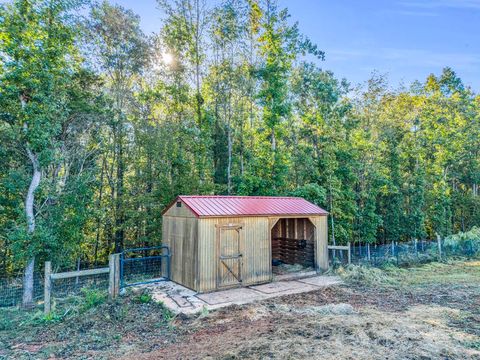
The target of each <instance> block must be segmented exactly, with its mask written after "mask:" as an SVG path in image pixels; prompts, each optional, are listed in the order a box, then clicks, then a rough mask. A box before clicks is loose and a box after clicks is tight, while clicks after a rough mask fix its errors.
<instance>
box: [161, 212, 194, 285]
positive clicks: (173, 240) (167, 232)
mask: <svg viewBox="0 0 480 360" xmlns="http://www.w3.org/2000/svg"><path fill="white" fill-rule="evenodd" d="M197 234H198V220H197V218H195V217H178V216H177V217H171V216H166V215H164V216H163V243H164V244H165V245H168V246H169V247H170V253H171V265H170V278H171V279H172V280H173V281H175V282H177V283H179V284H182V285H184V286H186V287H188V288H190V289H194V288H195V278H196V273H197V271H196V269H197V255H196V254H197V246H198V242H197Z"/></svg>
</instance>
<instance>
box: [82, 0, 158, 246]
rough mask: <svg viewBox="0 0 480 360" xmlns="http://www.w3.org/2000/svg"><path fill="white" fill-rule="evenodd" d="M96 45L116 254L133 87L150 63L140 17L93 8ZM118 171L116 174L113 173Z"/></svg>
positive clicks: (113, 8)
mask: <svg viewBox="0 0 480 360" xmlns="http://www.w3.org/2000/svg"><path fill="white" fill-rule="evenodd" d="M88 30H89V32H90V39H91V41H92V43H93V45H94V46H93V49H94V51H93V56H92V59H91V62H92V63H94V64H98V71H99V72H100V73H101V74H102V75H104V76H105V79H106V94H107V95H108V97H109V98H110V100H111V103H112V116H113V119H112V120H111V122H110V127H111V135H112V138H113V139H112V142H113V143H112V145H111V146H112V152H113V159H110V161H112V167H110V171H108V172H107V178H108V180H109V186H110V190H111V201H112V206H113V208H114V209H113V211H112V213H113V215H114V218H115V225H114V235H113V236H114V243H115V251H116V252H120V251H121V250H122V249H123V246H124V239H125V221H126V215H125V211H126V209H125V207H126V205H125V199H124V197H125V173H126V171H127V169H126V168H127V166H128V164H127V162H126V159H125V156H126V154H125V148H126V147H127V144H126V142H127V141H128V132H129V124H128V114H129V106H131V104H132V103H133V101H132V97H133V87H134V82H135V80H136V76H138V75H140V74H141V72H142V69H143V68H144V67H145V65H146V64H147V61H148V56H149V54H148V42H147V39H146V37H145V35H144V34H143V32H142V31H141V29H140V18H139V17H138V16H137V15H135V14H134V13H133V12H132V11H130V10H126V9H124V8H123V7H121V6H119V5H110V4H109V3H108V2H106V1H104V2H102V3H101V4H99V5H97V6H94V7H93V8H92V11H91V19H90V22H89V23H88ZM114 169H115V173H113V171H114Z"/></svg>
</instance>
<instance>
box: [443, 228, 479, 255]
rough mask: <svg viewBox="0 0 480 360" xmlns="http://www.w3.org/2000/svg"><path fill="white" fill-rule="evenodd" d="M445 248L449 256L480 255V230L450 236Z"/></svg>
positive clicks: (473, 229)
mask: <svg viewBox="0 0 480 360" xmlns="http://www.w3.org/2000/svg"><path fill="white" fill-rule="evenodd" d="M443 246H444V247H445V250H446V251H447V252H448V253H449V254H459V255H465V254H470V255H471V256H475V255H480V228H478V227H473V228H472V229H471V230H470V231H467V232H460V233H458V234H455V235H450V236H448V237H446V238H445V241H444V244H443Z"/></svg>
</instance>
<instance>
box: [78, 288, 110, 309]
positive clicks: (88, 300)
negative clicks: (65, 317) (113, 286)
mask: <svg viewBox="0 0 480 360" xmlns="http://www.w3.org/2000/svg"><path fill="white" fill-rule="evenodd" d="M82 296H83V301H82V306H81V310H82V311H87V310H89V309H91V308H94V307H97V306H98V305H101V304H103V303H104V302H105V301H106V300H107V295H106V294H105V292H104V291H99V290H96V289H89V288H83V289H82Z"/></svg>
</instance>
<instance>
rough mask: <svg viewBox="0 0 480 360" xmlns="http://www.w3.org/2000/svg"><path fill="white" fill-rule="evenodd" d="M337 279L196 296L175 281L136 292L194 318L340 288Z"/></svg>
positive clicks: (303, 280) (301, 280)
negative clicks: (202, 314)
mask: <svg viewBox="0 0 480 360" xmlns="http://www.w3.org/2000/svg"><path fill="white" fill-rule="evenodd" d="M340 283H341V280H340V279H339V278H338V277H336V276H326V275H316V276H310V277H306V278H302V277H297V278H290V279H286V280H281V281H274V282H270V283H266V284H261V285H252V286H246V287H240V288H233V289H228V290H223V291H215V292H210V293H197V292H195V291H193V290H190V289H188V288H186V287H184V286H182V285H179V284H176V283H174V282H173V281H166V282H160V283H156V284H150V285H141V286H138V287H136V290H144V289H148V291H149V292H150V293H151V295H152V298H153V300H154V301H157V302H162V303H163V304H164V305H165V306H166V307H167V308H168V309H169V310H171V311H172V312H174V313H175V314H180V313H181V314H186V315H189V314H195V313H199V312H202V311H204V310H205V309H206V310H215V309H219V308H222V307H226V306H230V305H243V304H248V303H253V302H255V301H260V300H265V299H270V298H274V297H278V296H284V295H291V294H300V293H305V292H310V291H315V290H319V289H322V288H325V287H327V286H331V285H336V284H340Z"/></svg>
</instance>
